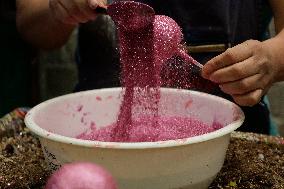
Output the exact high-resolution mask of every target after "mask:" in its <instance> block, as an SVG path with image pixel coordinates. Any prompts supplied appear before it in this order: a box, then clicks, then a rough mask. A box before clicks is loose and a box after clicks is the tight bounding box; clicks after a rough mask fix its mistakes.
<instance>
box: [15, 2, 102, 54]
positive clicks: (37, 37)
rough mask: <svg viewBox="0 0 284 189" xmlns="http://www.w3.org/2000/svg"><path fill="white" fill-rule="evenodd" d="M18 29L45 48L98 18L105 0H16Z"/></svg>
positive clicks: (53, 45)
mask: <svg viewBox="0 0 284 189" xmlns="http://www.w3.org/2000/svg"><path fill="white" fill-rule="evenodd" d="M16 2H17V28H18V30H19V32H20V33H21V34H22V36H23V38H24V39H25V40H27V41H28V42H30V43H31V44H32V45H34V46H36V47H38V48H42V49H52V48H57V47H60V46H62V45H63V44H65V42H66V41H67V40H68V38H69V36H70V34H71V32H72V31H73V29H74V28H75V27H76V26H77V25H78V24H79V23H84V22H87V21H89V20H92V19H95V17H96V14H95V12H94V9H95V8H96V7H97V6H98V5H100V6H104V5H105V1H104V0H17V1H16Z"/></svg>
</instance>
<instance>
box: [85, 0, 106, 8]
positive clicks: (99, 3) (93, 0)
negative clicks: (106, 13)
mask: <svg viewBox="0 0 284 189" xmlns="http://www.w3.org/2000/svg"><path fill="white" fill-rule="evenodd" d="M88 4H89V7H90V8H91V9H96V8H97V7H103V8H107V6H106V4H107V2H106V0H88Z"/></svg>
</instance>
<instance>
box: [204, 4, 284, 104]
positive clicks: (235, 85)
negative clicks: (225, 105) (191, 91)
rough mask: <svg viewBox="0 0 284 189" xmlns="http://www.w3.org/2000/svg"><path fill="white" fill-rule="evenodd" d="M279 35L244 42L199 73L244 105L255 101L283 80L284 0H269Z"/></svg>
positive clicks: (206, 65)
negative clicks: (262, 39)
mask: <svg viewBox="0 0 284 189" xmlns="http://www.w3.org/2000/svg"><path fill="white" fill-rule="evenodd" d="M270 3H271V7H272V9H273V13H274V19H275V26H276V31H277V32H278V34H277V35H276V36H275V37H273V38H271V39H269V40H266V41H264V42H259V41H256V40H249V41H245V42H244V43H242V44H239V45H237V46H235V47H232V48H229V49H228V50H227V51H225V52H224V53H222V54H221V55H219V56H217V57H215V58H213V59H212V60H210V61H208V62H207V63H206V64H205V66H204V68H203V70H202V76H203V77H204V78H206V79H209V80H211V81H213V82H216V83H218V84H219V86H220V88H221V90H222V91H223V92H225V93H227V94H230V95H231V96H232V97H233V99H234V101H235V102H236V103H237V104H239V105H243V106H253V105H255V104H257V103H258V102H259V101H260V99H261V97H262V96H263V95H264V94H266V93H267V91H268V90H269V88H270V87H271V85H272V84H273V83H274V82H277V81H281V80H284V30H283V28H284V1H279V0H270Z"/></svg>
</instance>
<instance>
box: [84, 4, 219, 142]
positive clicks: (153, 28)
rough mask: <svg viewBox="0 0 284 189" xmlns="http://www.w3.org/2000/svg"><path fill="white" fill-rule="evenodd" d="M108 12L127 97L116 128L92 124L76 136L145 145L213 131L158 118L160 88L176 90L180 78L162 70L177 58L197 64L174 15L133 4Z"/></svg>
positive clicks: (185, 120) (186, 121) (176, 119)
mask: <svg viewBox="0 0 284 189" xmlns="http://www.w3.org/2000/svg"><path fill="white" fill-rule="evenodd" d="M108 14H109V15H110V16H111V17H112V19H113V20H114V22H115V24H116V26H117V30H118V37H119V45H120V48H119V50H120V62H121V66H122V73H121V84H122V86H123V88H124V96H123V100H122V104H121V107H120V112H119V115H118V120H117V122H116V123H115V124H113V125H110V126H107V127H105V128H103V129H100V130H97V129H96V128H95V126H94V125H92V128H91V131H88V132H85V133H83V134H81V135H80V136H78V137H79V138H82V139H90V140H101V141H116V142H145V141H160V140H170V139H177V138H187V137H191V136H196V135H200V134H204V133H207V132H211V131H214V129H216V128H214V126H213V127H209V126H207V125H204V124H203V123H201V122H199V121H197V120H194V119H189V118H181V117H160V116H159V115H158V102H159V100H160V90H159V89H160V86H161V84H162V83H167V84H170V85H169V86H172V84H173V83H175V82H176V81H178V80H179V76H178V75H177V77H170V76H171V75H169V74H168V75H167V74H164V76H165V75H166V76H168V78H170V80H168V79H165V78H161V77H160V75H161V70H162V67H164V64H166V63H167V61H168V60H169V59H171V58H173V57H178V56H179V57H181V58H183V59H184V60H187V62H191V61H192V60H193V59H192V58H191V57H190V56H188V55H187V54H186V53H185V51H184V50H183V49H182V48H181V45H180V43H181V41H182V39H183V35H182V32H181V28H180V27H179V26H178V24H177V23H176V22H175V21H174V20H173V19H171V18H170V17H167V16H162V15H156V16H155V12H154V10H153V9H152V8H151V7H150V6H148V5H145V4H142V3H137V2H133V1H118V2H115V3H113V4H111V5H110V6H109V7H108ZM171 82H173V83H171ZM185 84H187V82H185ZM189 105H190V104H189ZM141 112H144V113H145V114H147V116H145V115H141Z"/></svg>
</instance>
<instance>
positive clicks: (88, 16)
mask: <svg viewBox="0 0 284 189" xmlns="http://www.w3.org/2000/svg"><path fill="white" fill-rule="evenodd" d="M78 8H79V11H80V14H82V16H83V17H84V21H85V22H87V21H89V20H92V19H95V18H96V14H95V12H94V10H93V9H91V8H90V6H89V4H88V3H86V2H85V1H84V2H82V3H80V4H79V5H78Z"/></svg>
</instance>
